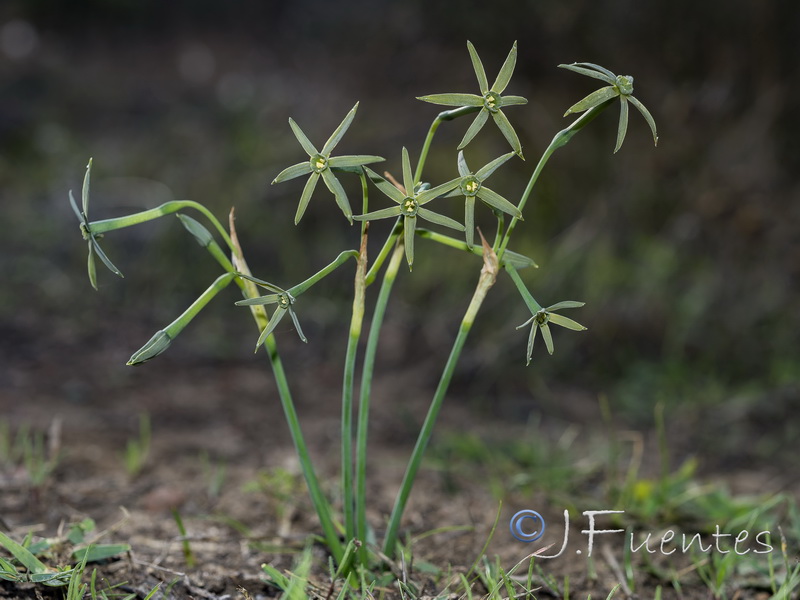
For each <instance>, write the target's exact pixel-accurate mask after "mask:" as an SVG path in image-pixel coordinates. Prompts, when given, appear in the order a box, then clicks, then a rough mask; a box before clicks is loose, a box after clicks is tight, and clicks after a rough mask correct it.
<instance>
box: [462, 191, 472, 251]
mask: <svg viewBox="0 0 800 600" xmlns="http://www.w3.org/2000/svg"><path fill="white" fill-rule="evenodd" d="M464 229H465V231H466V241H467V245H468V246H469V247H470V248H471V247H472V245H473V242H474V240H475V196H464Z"/></svg>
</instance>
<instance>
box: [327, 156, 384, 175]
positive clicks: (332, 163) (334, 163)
mask: <svg viewBox="0 0 800 600" xmlns="http://www.w3.org/2000/svg"><path fill="white" fill-rule="evenodd" d="M384 160H386V159H385V158H383V157H382V156H373V155H371V154H355V155H346V156H334V157H333V158H331V159H330V160H328V166H329V167H331V168H337V169H345V168H350V167H360V166H361V165H369V164H372V163H376V162H382V161H384ZM355 172H356V173H357V172H358V171H357V170H356V171H355Z"/></svg>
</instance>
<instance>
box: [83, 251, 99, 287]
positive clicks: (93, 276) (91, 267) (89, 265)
mask: <svg viewBox="0 0 800 600" xmlns="http://www.w3.org/2000/svg"><path fill="white" fill-rule="evenodd" d="M92 242H94V240H93V239H90V240H89V257H88V258H87V259H86V270H87V271H88V273H89V283H91V284H92V287H93V288H94V289H97V267H96V266H95V264H94V245H93V244H92Z"/></svg>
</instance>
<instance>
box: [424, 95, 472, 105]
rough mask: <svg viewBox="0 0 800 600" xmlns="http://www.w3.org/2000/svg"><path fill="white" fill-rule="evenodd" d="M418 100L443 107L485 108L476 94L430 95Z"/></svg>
mask: <svg viewBox="0 0 800 600" xmlns="http://www.w3.org/2000/svg"><path fill="white" fill-rule="evenodd" d="M417 100H422V101H423V102H430V103H431V104H441V105H443V106H483V98H482V97H480V96H476V95H475V94H430V95H428V96H418V97H417Z"/></svg>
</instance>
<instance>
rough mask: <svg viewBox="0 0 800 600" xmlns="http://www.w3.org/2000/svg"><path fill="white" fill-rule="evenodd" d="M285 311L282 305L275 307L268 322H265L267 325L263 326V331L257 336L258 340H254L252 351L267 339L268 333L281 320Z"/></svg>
mask: <svg viewBox="0 0 800 600" xmlns="http://www.w3.org/2000/svg"><path fill="white" fill-rule="evenodd" d="M286 313H287V310H286V309H285V308H283V307H282V306H279V307H278V308H276V309H275V312H274V313H272V317H271V318H270V320H269V323H267V326H266V327H265V328H264V331H262V332H261V335H259V336H258V341H257V342H256V349H255V350H254V352H258V349H259V348H260V347H261V345H262V344H263V343H264V342H265V341H267V338H268V337H269V335H270V334H271V333H272V332H273V331H275V328H276V327H277V326H278V323H280V322H281V319H283V315H285V314H286Z"/></svg>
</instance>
